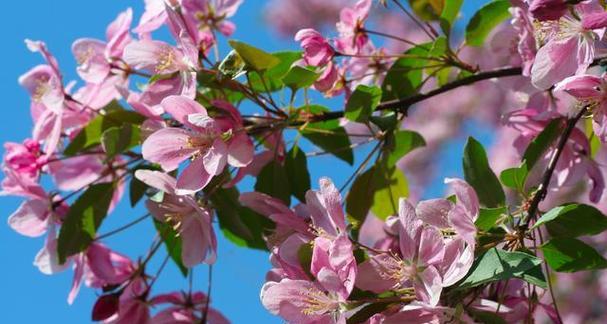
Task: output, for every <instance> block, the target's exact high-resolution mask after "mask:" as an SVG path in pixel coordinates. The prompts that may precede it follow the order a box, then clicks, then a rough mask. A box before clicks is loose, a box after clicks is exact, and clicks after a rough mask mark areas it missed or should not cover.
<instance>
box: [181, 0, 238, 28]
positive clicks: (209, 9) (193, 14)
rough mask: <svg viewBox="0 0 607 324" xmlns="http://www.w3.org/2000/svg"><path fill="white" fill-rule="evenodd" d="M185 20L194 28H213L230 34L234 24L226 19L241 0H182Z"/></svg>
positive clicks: (232, 13)
mask: <svg viewBox="0 0 607 324" xmlns="http://www.w3.org/2000/svg"><path fill="white" fill-rule="evenodd" d="M182 1H183V3H182V5H183V8H184V9H185V10H184V11H185V12H184V14H185V17H186V20H187V21H189V22H190V23H192V24H193V25H194V26H195V28H194V29H195V30H200V31H204V30H205V29H215V30H218V31H219V32H220V33H222V34H224V35H225V36H230V35H232V33H234V30H236V26H235V25H234V24H233V23H232V22H230V21H228V20H227V18H230V17H232V16H234V14H236V11H237V10H238V7H240V5H241V4H242V0H182Z"/></svg>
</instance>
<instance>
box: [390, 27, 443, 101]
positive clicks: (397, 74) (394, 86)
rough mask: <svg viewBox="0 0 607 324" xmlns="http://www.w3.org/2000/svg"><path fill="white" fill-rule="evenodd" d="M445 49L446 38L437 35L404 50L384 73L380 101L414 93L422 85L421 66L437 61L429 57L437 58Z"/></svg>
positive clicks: (400, 97) (433, 63)
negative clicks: (429, 40) (435, 37)
mask: <svg viewBox="0 0 607 324" xmlns="http://www.w3.org/2000/svg"><path fill="white" fill-rule="evenodd" d="M446 50H447V40H446V38H445V37H439V38H437V39H436V41H434V42H429V43H425V44H420V45H418V46H415V47H413V48H411V49H409V50H408V51H406V52H405V57H402V58H400V59H398V60H396V62H394V64H392V66H391V67H390V69H389V70H388V72H387V73H386V77H385V78H384V81H383V83H382V87H381V90H382V101H388V100H393V99H402V98H405V97H408V96H411V95H413V94H416V93H417V92H418V91H419V88H420V87H421V85H422V75H423V68H424V67H425V66H428V65H429V64H430V63H432V65H435V64H436V63H437V62H436V61H430V60H429V58H438V57H440V56H442V55H444V53H445V51H446ZM407 56H408V57H407Z"/></svg>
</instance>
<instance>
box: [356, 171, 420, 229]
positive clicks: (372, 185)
mask: <svg viewBox="0 0 607 324" xmlns="http://www.w3.org/2000/svg"><path fill="white" fill-rule="evenodd" d="M408 194H409V189H408V184H407V179H406V178H405V176H404V175H403V173H402V172H401V171H400V170H399V169H397V168H395V167H388V166H386V164H385V163H380V164H377V165H375V166H373V167H371V168H370V169H368V170H367V171H365V172H364V173H362V174H361V175H359V176H358V177H357V178H356V180H354V183H352V187H351V188H350V191H349V192H348V196H347V197H346V213H347V214H348V219H349V221H350V223H351V225H352V227H353V228H354V229H358V228H360V226H361V225H362V223H363V222H364V220H365V218H366V217H367V214H368V213H369V210H371V211H372V212H373V214H375V216H377V217H378V218H380V219H382V220H385V219H386V218H387V217H388V216H390V215H394V214H396V213H397V212H398V201H399V199H400V198H402V197H407V196H408ZM369 197H372V198H371V199H369Z"/></svg>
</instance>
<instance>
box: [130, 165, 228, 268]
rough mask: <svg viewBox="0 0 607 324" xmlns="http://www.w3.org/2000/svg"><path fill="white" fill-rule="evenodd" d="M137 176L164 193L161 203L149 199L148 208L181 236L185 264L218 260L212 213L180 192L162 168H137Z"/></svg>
mask: <svg viewBox="0 0 607 324" xmlns="http://www.w3.org/2000/svg"><path fill="white" fill-rule="evenodd" d="M135 176H136V177H137V179H139V180H141V181H142V182H144V183H145V184H147V185H148V186H150V187H152V188H156V189H158V190H160V191H163V192H164V195H163V198H162V201H161V202H156V201H153V200H148V201H147V203H146V207H147V208H148V210H149V211H150V213H151V214H152V215H153V216H154V217H155V218H156V219H158V220H159V221H162V222H167V223H169V224H170V225H171V226H173V228H174V229H175V230H176V231H177V232H178V233H179V236H180V237H181V239H182V244H183V246H182V251H181V259H182V261H183V264H184V265H185V266H186V267H188V268H191V267H194V266H196V265H197V264H199V263H201V262H204V263H207V264H212V263H214V262H215V258H216V250H217V239H216V238H215V232H214V231H213V227H212V225H211V212H210V211H209V210H207V209H203V208H201V207H200V206H199V205H198V203H197V202H196V200H195V199H194V197H192V196H188V195H177V193H176V190H177V188H176V181H175V179H174V178H172V177H171V176H169V175H168V174H165V173H162V172H159V171H150V170H137V171H136V172H135Z"/></svg>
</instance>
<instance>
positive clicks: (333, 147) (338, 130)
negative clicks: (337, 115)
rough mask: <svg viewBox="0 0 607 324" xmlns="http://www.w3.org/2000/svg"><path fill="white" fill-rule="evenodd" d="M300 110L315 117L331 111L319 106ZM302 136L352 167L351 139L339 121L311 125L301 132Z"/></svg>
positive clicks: (310, 106)
mask: <svg viewBox="0 0 607 324" xmlns="http://www.w3.org/2000/svg"><path fill="white" fill-rule="evenodd" d="M299 109H300V110H305V111H306V112H307V113H311V114H315V115H317V114H322V113H326V112H328V111H329V109H327V108H325V107H323V106H318V105H309V106H305V107H303V108H299ZM301 134H302V135H303V136H304V137H305V138H306V139H308V140H309V141H310V142H312V143H313V144H314V145H316V146H318V147H319V148H321V149H323V150H325V151H327V152H330V153H331V154H333V155H335V156H336V157H338V158H340V159H341V160H343V161H345V162H346V163H348V164H350V165H352V164H353V163H354V153H352V148H351V147H350V145H351V143H350V138H349V137H348V134H347V133H346V130H345V129H344V128H343V127H341V126H340V125H339V121H338V120H336V119H333V120H327V121H322V122H315V123H310V124H308V125H307V126H306V127H305V128H304V129H302V130H301Z"/></svg>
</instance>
